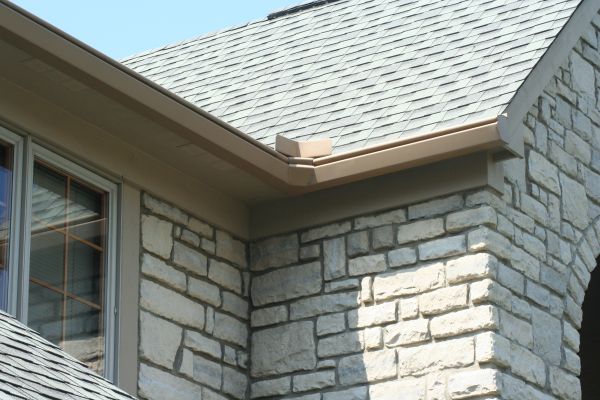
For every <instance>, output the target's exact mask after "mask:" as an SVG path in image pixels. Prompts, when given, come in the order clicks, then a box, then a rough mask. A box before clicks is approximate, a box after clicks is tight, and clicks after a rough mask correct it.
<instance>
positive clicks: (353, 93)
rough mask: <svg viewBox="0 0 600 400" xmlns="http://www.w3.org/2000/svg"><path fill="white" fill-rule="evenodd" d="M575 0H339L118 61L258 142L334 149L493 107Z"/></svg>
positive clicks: (502, 103)
mask: <svg viewBox="0 0 600 400" xmlns="http://www.w3.org/2000/svg"><path fill="white" fill-rule="evenodd" d="M579 2H580V0H527V1H523V0H337V1H331V0H329V1H322V0H321V1H317V2H313V3H315V4H313V7H309V8H307V9H304V10H302V9H300V10H294V12H287V13H286V12H282V13H279V14H273V15H271V18H265V19H263V20H260V21H256V22H252V23H249V24H247V25H244V26H240V27H237V28H232V29H229V30H224V31H221V32H216V33H213V34H209V35H206V36H202V37H199V38H196V39H193V40H188V41H185V42H182V43H178V44H175V45H171V46H167V47H164V48H162V49H158V50H153V51H149V52H146V53H142V54H139V55H136V56H133V57H130V58H128V59H125V60H123V61H122V62H123V63H124V64H125V65H126V66H128V67H130V68H132V69H133V70H135V71H137V72H139V73H140V74H142V75H144V76H146V77H147V78H149V79H150V80H152V81H154V82H156V83H158V84H159V85H161V86H163V87H164V88H166V89H168V90H170V91H171V92H173V93H175V94H176V95H179V96H180V97H182V98H184V99H186V100H188V101H189V102H191V103H193V104H195V105H197V106H199V107H201V108H203V109H204V110H205V111H208V112H210V113H212V114H213V115H215V116H217V117H219V118H220V119H222V120H223V121H226V122H228V123H229V124H231V125H233V126H235V127H236V128H238V129H240V130H241V131H243V132H245V133H247V134H249V135H250V136H252V137H254V138H255V139H258V140H260V141H262V142H263V143H265V144H267V145H271V146H273V145H274V142H275V136H276V135H277V134H284V135H285V136H287V137H290V138H295V139H300V140H308V139H311V138H321V137H330V138H331V139H332V140H333V145H334V152H339V151H343V150H349V149H354V148H360V147H365V146H369V145H373V144H376V143H378V142H381V141H389V140H393V139H397V138H399V137H403V136H406V135H412V134H418V133H422V132H429V131H431V130H435V129H441V128H444V127H448V126H453V125H459V124H462V123H466V122H471V121H475V120H479V119H483V118H487V117H495V116H497V115H499V114H501V113H502V111H503V110H504V108H505V107H506V106H507V105H508V103H509V101H510V99H511V98H512V96H513V95H514V93H515V92H516V90H517V89H518V87H519V86H520V84H521V83H522V82H523V80H524V79H525V78H526V76H527V75H528V73H529V72H530V71H531V69H532V68H533V66H534V65H535V63H536V62H537V61H538V60H539V58H540V57H541V56H542V54H543V53H544V52H545V50H546V49H547V48H548V46H549V44H550V43H551V42H552V41H553V40H554V38H555V37H556V35H557V34H558V32H559V31H560V29H561V28H562V27H563V25H564V24H565V23H566V21H567V20H568V18H569V17H570V15H571V14H572V12H573V11H574V9H575V8H576V6H577V5H578V4H579Z"/></svg>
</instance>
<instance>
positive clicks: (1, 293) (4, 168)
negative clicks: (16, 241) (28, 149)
mask: <svg viewBox="0 0 600 400" xmlns="http://www.w3.org/2000/svg"><path fill="white" fill-rule="evenodd" d="M12 160H13V148H12V146H9V145H7V144H5V143H3V142H0V310H6V308H7V301H8V273H9V271H8V255H9V254H8V250H9V248H8V245H9V233H10V214H11V209H10V201H11V197H12V196H11V194H12V173H13V171H12V164H13V161H12Z"/></svg>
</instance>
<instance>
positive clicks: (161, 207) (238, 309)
mask: <svg viewBox="0 0 600 400" xmlns="http://www.w3.org/2000/svg"><path fill="white" fill-rule="evenodd" d="M141 229H142V236H141V237H142V254H141V261H140V263H141V278H140V336H139V339H140V344H139V354H140V364H139V367H140V371H139V379H138V388H139V392H138V395H139V396H140V397H141V398H144V399H149V400H152V399H156V400H167V399H177V400H187V399H190V400H191V399H205V400H220V399H245V398H246V388H247V382H248V377H247V364H248V353H247V348H248V317H249V312H248V287H249V274H248V272H247V262H246V245H245V244H244V243H242V242H241V241H238V240H236V239H234V238H232V237H231V236H230V235H229V234H227V233H226V232H223V231H220V230H217V229H215V228H213V227H212V226H210V225H208V224H206V223H204V222H202V221H200V220H198V219H196V218H194V217H191V216H189V215H187V214H186V213H184V212H182V211H181V210H179V209H177V208H175V207H172V206H170V205H168V204H167V203H165V202H162V201H159V200H157V199H155V198H153V197H151V196H149V195H148V194H144V195H143V200H142V227H141Z"/></svg>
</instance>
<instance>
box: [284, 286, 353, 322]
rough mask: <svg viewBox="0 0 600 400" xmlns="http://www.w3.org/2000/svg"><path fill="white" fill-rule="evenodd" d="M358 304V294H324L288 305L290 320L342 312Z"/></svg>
mask: <svg viewBox="0 0 600 400" xmlns="http://www.w3.org/2000/svg"><path fill="white" fill-rule="evenodd" d="M359 304H360V292H348V293H336V294H326V295H320V296H316V297H310V298H307V299H301V300H297V301H296V302H294V303H292V304H291V305H290V318H291V319H300V318H309V317H314V316H315V315H321V314H327V313H333V312H339V311H344V310H347V309H350V308H356V307H358V305H359Z"/></svg>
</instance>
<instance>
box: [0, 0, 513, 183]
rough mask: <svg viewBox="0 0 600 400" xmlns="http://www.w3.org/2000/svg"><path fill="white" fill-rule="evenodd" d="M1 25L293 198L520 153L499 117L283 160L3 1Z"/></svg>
mask: <svg viewBox="0 0 600 400" xmlns="http://www.w3.org/2000/svg"><path fill="white" fill-rule="evenodd" d="M0 27H1V29H2V30H4V31H5V32H7V33H8V34H10V35H13V36H15V37H17V38H18V39H19V41H20V42H21V43H23V45H24V46H28V47H30V49H34V50H35V51H38V52H44V54H45V55H46V56H51V57H54V59H55V60H56V62H57V63H59V64H60V65H61V66H62V67H63V69H64V70H66V71H68V72H69V73H71V74H73V76H75V77H76V78H77V79H81V80H84V81H86V82H87V83H90V86H92V87H95V88H100V89H102V90H104V91H105V92H107V93H109V94H110V95H112V96H113V97H116V98H118V100H120V101H122V102H123V103H124V104H128V105H130V106H131V107H132V109H134V110H136V111H140V110H142V111H143V112H145V113H151V114H152V115H153V116H154V117H155V118H158V119H161V120H162V121H166V123H168V125H169V126H172V127H174V132H175V133H177V134H179V135H181V136H182V137H185V138H186V139H187V140H189V141H190V142H191V143H194V144H196V145H198V146H200V147H202V148H204V149H205V150H207V151H209V152H211V153H213V154H215V155H216V156H218V157H221V158H222V159H224V160H226V161H228V162H231V163H232V164H234V165H236V166H237V167H238V168H242V169H244V170H246V171H249V172H251V173H253V174H254V175H256V176H257V177H259V178H261V179H262V180H264V181H266V182H267V183H270V184H272V185H273V186H274V187H276V188H278V189H280V190H282V191H284V192H287V193H290V194H297V193H306V192H311V191H315V190H319V189H322V188H326V187H332V186H336V185H342V184H345V183H349V182H353V181H358V180H362V179H366V178H369V177H374V176H378V175H383V174H387V173H391V172H396V171H400V170H404V169H408V168H413V167H416V166H421V165H425V164H429V163H433V162H437V161H441V160H447V159H450V158H454V157H459V156H462V155H466V154H470V153H474V152H480V151H488V152H494V153H498V152H505V153H507V154H511V155H517V156H518V155H520V154H522V153H521V151H520V150H519V146H521V147H522V137H521V138H519V137H518V134H515V135H512V136H510V137H509V136H508V134H507V132H508V131H507V130H506V129H505V128H504V125H505V123H504V122H503V117H499V118H500V120H498V118H493V119H488V120H483V121H479V122H475V123H469V124H465V125H461V126H456V127H453V128H450V129H445V130H443V131H437V132H431V133H428V134H420V135H418V136H415V137H412V138H408V139H401V140H399V141H394V142H388V143H384V144H382V145H377V146H372V147H368V148H364V149H361V150H358V151H352V152H347V153H342V154H336V155H332V156H327V157H322V158H316V159H312V160H310V159H294V158H288V157H286V156H284V155H282V154H280V153H278V152H276V151H275V150H273V149H272V148H270V147H268V146H266V145H264V144H262V143H261V142H259V141H257V140H255V139H253V138H251V137H250V136H249V135H246V134H244V133H243V132H241V131H239V130H237V129H236V128H234V127H232V126H230V125H228V124H227V123H225V122H223V121H221V120H220V119H218V118H217V117H215V116H213V115H211V114H209V113H207V112H205V111H203V110H202V109H200V108H198V107H197V106H195V105H193V104H191V103H189V102H187V101H185V100H184V99H182V98H180V97H178V96H176V95H174V94H172V93H171V92H169V91H167V90H166V89H164V88H162V87H160V86H158V85H156V84H155V83H153V82H151V81H149V80H148V79H146V78H144V77H142V76H141V75H139V74H137V73H136V72H134V71H132V70H130V69H129V68H127V67H125V66H123V65H122V64H120V63H118V62H117V61H115V60H113V59H111V58H109V57H107V56H106V55H104V54H102V53H100V52H98V51H96V50H94V49H93V48H91V47H89V46H87V45H86V44H84V43H82V42H80V41H78V40H77V39H75V38H73V37H71V36H69V35H68V34H66V33H64V32H62V31H60V30H59V29H57V28H55V27H53V26H51V25H49V24H47V23H46V22H44V21H42V20H40V19H39V18H37V17H35V16H34V15H32V14H30V13H28V12H26V11H25V10H23V9H21V8H19V7H17V6H15V5H14V4H12V3H9V2H7V1H6V0H0ZM519 143H520V145H519Z"/></svg>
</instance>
